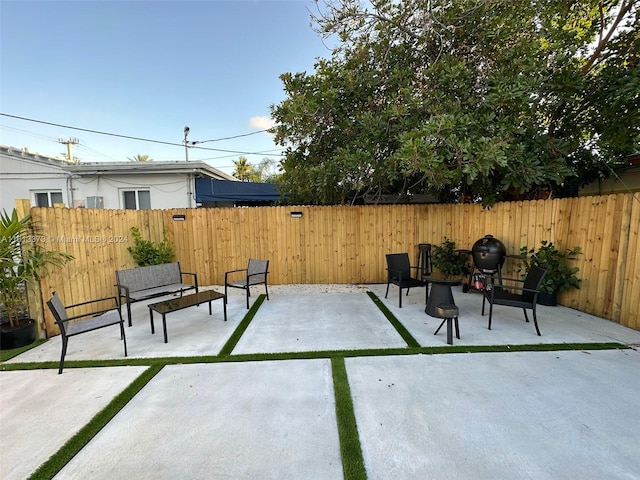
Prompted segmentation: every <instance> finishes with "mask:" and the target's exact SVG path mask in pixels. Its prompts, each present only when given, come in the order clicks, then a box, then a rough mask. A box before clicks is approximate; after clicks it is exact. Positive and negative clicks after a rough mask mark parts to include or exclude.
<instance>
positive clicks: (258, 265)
mask: <svg viewBox="0 0 640 480" xmlns="http://www.w3.org/2000/svg"><path fill="white" fill-rule="evenodd" d="M239 272H244V278H242V279H241V280H235V281H232V280H231V277H234V276H236V278H237V276H238V273H239ZM268 273H269V260H256V259H254V258H250V259H249V264H248V265H247V268H241V269H238V270H230V271H228V272H225V274H224V301H225V303H226V302H227V299H228V298H229V297H228V296H227V288H228V287H231V288H241V289H243V290H245V291H246V292H247V308H249V297H250V296H251V287H252V286H254V285H262V284H264V292H265V293H266V294H267V300H269V291H268V290H267V274H268Z"/></svg>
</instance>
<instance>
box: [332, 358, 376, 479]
mask: <svg viewBox="0 0 640 480" xmlns="http://www.w3.org/2000/svg"><path fill="white" fill-rule="evenodd" d="M331 372H332V375H333V390H334V395H335V398H336V417H337V420H338V436H339V437H340V454H341V456H342V469H343V473H344V478H345V480H366V478H367V471H366V469H365V466H364V457H363V456H362V447H361V445H360V436H359V435H358V426H357V423H356V414H355V411H354V410H353V401H352V399H351V388H350V387H349V379H348V378H347V369H346V367H345V364H344V358H341V357H333V358H332V359H331Z"/></svg>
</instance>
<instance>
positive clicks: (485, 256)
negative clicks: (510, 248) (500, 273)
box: [471, 235, 507, 272]
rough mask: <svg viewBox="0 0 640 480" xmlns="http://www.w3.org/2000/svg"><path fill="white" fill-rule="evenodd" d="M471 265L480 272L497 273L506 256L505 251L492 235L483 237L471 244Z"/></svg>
mask: <svg viewBox="0 0 640 480" xmlns="http://www.w3.org/2000/svg"><path fill="white" fill-rule="evenodd" d="M471 254H472V256H473V263H474V264H475V265H476V267H478V268H479V269H480V270H482V271H494V272H495V271H497V270H498V267H502V265H503V264H504V261H505V258H506V256H507V249H506V247H505V246H504V243H502V242H501V241H500V240H498V239H497V238H494V237H493V235H485V236H484V237H483V238H481V239H480V240H478V241H476V243H474V244H473V247H472V249H471Z"/></svg>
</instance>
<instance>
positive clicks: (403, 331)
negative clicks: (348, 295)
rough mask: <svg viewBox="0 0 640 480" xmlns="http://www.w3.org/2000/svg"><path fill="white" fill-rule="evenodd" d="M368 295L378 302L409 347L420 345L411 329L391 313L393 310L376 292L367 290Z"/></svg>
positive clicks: (378, 305) (374, 301) (377, 304)
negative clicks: (410, 331)
mask: <svg viewBox="0 0 640 480" xmlns="http://www.w3.org/2000/svg"><path fill="white" fill-rule="evenodd" d="M367 295H369V298H371V300H372V301H373V303H375V304H376V306H377V307H378V308H379V309H380V311H381V312H382V313H383V315H384V316H385V317H387V320H389V322H390V323H391V325H393V328H395V329H396V331H397V332H398V333H399V334H400V336H401V337H402V339H403V340H404V341H405V342H406V343H407V345H408V346H409V347H419V346H420V344H419V343H418V341H417V340H416V339H415V338H413V335H411V334H410V333H409V330H407V329H406V328H405V326H404V325H403V324H402V323H401V322H400V320H398V319H397V318H396V316H395V315H394V314H393V313H391V310H389V309H388V308H387V306H386V305H385V304H384V303H383V302H382V300H380V299H379V298H378V296H377V295H376V294H375V293H373V292H367Z"/></svg>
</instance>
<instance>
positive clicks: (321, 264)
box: [18, 194, 640, 335]
mask: <svg viewBox="0 0 640 480" xmlns="http://www.w3.org/2000/svg"><path fill="white" fill-rule="evenodd" d="M21 202H22V201H19V202H18V208H19V209H20V210H22V211H23V213H26V212H27V211H28V202H27V203H26V204H25V203H21ZM31 214H32V217H33V220H34V224H35V231H34V241H37V242H40V243H41V244H42V245H43V246H44V247H45V248H47V249H50V250H60V251H65V252H68V253H71V254H73V255H74V256H75V260H73V261H71V262H70V263H68V265H67V266H66V267H64V268H63V269H60V270H58V271H54V272H53V274H52V275H51V276H50V277H48V278H46V279H44V280H43V281H42V283H41V292H42V294H41V296H42V297H43V299H44V300H46V299H47V298H48V296H49V295H50V293H51V292H52V291H54V290H55V291H58V292H59V293H60V295H61V296H62V298H63V299H64V301H65V302H66V303H68V304H70V303H78V302H81V301H84V300H88V299H92V298H98V297H104V296H107V295H115V293H116V289H115V287H114V283H115V274H114V272H115V270H118V269H123V268H131V267H134V266H135V264H134V262H133V259H132V257H131V254H130V253H129V252H128V251H127V247H128V246H130V245H133V238H132V236H131V231H130V230H131V227H134V226H136V227H138V228H139V229H140V232H141V233H142V236H143V237H144V238H146V239H150V240H152V241H154V242H159V241H161V240H162V234H163V230H164V231H166V233H167V237H168V239H169V241H171V242H172V243H173V244H174V245H175V253H176V260H178V261H179V262H180V264H181V266H182V269H183V270H184V271H188V272H196V273H197V274H198V280H199V282H200V284H201V285H220V284H222V283H223V281H224V272H225V271H227V270H232V269H235V268H243V267H244V266H245V265H246V262H247V259H248V258H250V257H253V258H264V259H269V260H270V274H269V278H270V283H272V284H313V283H382V282H385V281H386V277H385V267H386V263H385V254H386V253H392V252H410V255H411V257H412V259H415V258H416V256H417V249H418V244H420V243H432V244H440V243H442V241H443V240H444V238H445V237H447V238H448V239H450V240H453V241H455V242H456V245H457V247H458V248H467V249H470V248H471V247H472V245H473V243H474V242H475V241H476V240H478V239H480V238H482V237H483V236H484V235H485V234H491V235H494V236H495V237H496V238H498V239H500V240H501V241H502V242H503V243H504V244H505V246H506V247H507V254H509V255H512V254H517V253H518V252H519V250H520V247H521V246H524V245H527V246H529V247H530V248H531V247H536V248H537V247H538V246H539V245H540V242H541V241H542V240H548V241H551V242H553V243H554V244H555V245H556V246H558V247H559V248H571V247H573V246H580V247H581V249H582V254H581V255H580V256H579V259H578V260H577V261H576V262H575V265H576V266H577V267H579V268H580V271H579V273H578V276H579V277H580V278H582V286H581V289H580V290H573V291H570V292H566V293H563V294H561V295H560V297H559V302H560V303H561V304H562V305H565V306H569V307H572V308H575V309H578V310H581V311H583V312H586V313H590V314H593V315H597V316H600V317H604V318H607V319H610V320H613V321H614V322H618V323H620V324H622V325H625V326H628V327H631V328H635V329H640V320H639V317H640V300H639V299H640V232H639V228H640V196H639V195H637V194H636V196H635V198H634V197H633V195H632V194H620V195H610V196H594V197H582V198H570V199H557V200H539V201H526V202H511V203H499V204H497V205H496V206H494V207H493V208H492V209H490V210H486V209H483V208H482V206H480V205H468V204H463V205H385V206H352V207H346V206H329V207H313V206H304V207H300V206H296V207H256V208H214V209H177V210H141V211H133V210H96V209H78V208H74V209H68V208H36V207H34V208H31ZM515 263H516V262H515V261H513V260H507V263H506V265H505V267H506V270H507V273H508V274H511V275H513V274H515ZM43 313H44V318H45V320H46V330H47V333H48V334H49V335H51V334H55V333H57V329H56V327H55V325H53V320H52V318H51V317H50V315H49V312H43Z"/></svg>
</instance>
